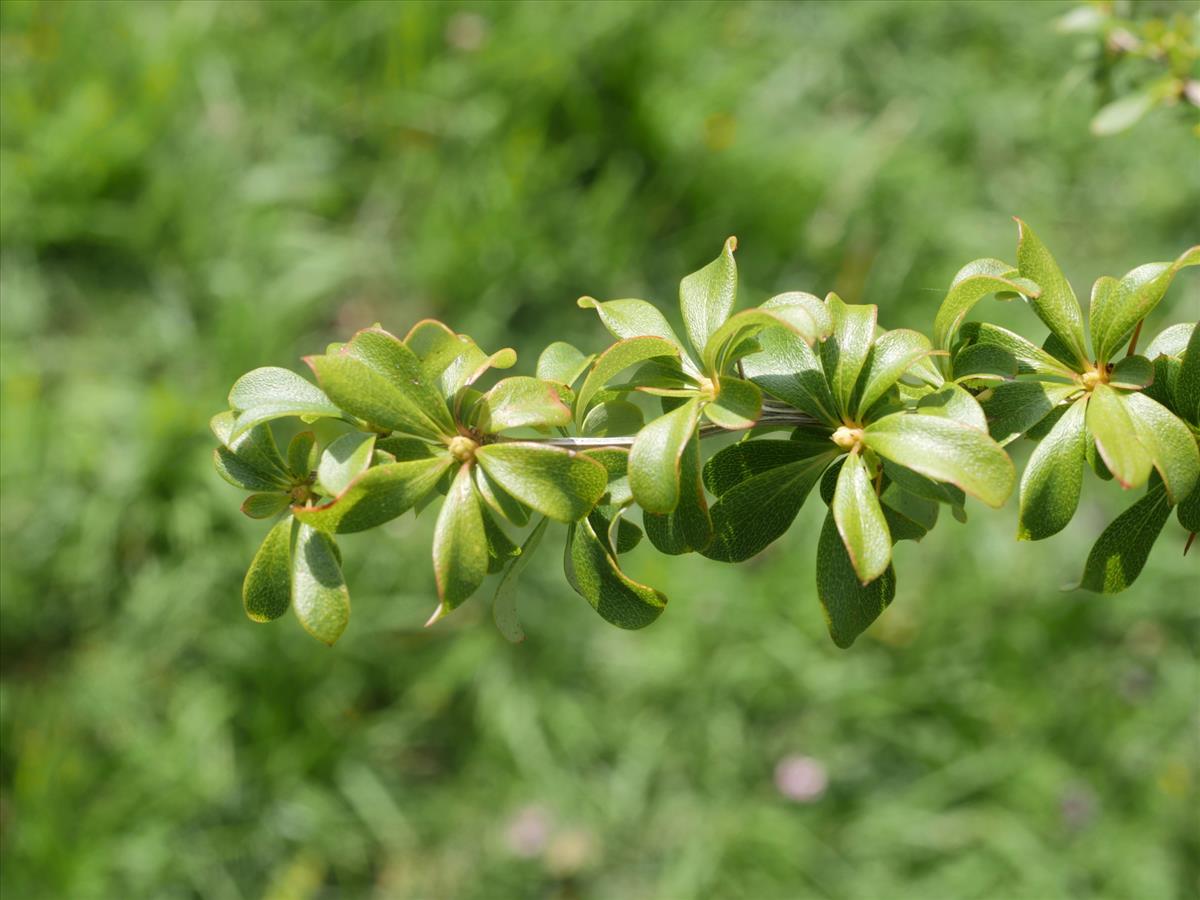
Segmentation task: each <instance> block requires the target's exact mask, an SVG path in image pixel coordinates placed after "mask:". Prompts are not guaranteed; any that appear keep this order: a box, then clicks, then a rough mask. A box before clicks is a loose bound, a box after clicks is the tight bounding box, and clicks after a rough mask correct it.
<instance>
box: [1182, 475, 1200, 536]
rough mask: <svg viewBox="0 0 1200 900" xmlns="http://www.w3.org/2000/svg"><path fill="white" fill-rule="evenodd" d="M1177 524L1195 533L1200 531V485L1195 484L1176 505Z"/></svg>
mask: <svg viewBox="0 0 1200 900" xmlns="http://www.w3.org/2000/svg"><path fill="white" fill-rule="evenodd" d="M1177 509H1178V517H1179V524H1180V525H1182V526H1183V527H1184V528H1186V529H1187V530H1188V531H1190V532H1192V533H1193V534H1195V533H1196V532H1198V531H1200V485H1197V486H1196V487H1195V488H1194V489H1193V490H1192V492H1191V493H1190V494H1188V495H1187V496H1186V497H1185V498H1184V499H1183V500H1182V501H1181V502H1180V504H1179V506H1178V507H1177Z"/></svg>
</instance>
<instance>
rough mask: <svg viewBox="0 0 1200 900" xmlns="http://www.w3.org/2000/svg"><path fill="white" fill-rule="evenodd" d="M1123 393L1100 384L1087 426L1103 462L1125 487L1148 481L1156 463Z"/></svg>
mask: <svg viewBox="0 0 1200 900" xmlns="http://www.w3.org/2000/svg"><path fill="white" fill-rule="evenodd" d="M1123 401H1124V397H1123V396H1122V394H1121V393H1119V392H1118V391H1116V390H1114V389H1113V388H1110V387H1109V386H1108V385H1106V384H1098V385H1096V387H1095V389H1094V390H1093V391H1092V396H1091V400H1090V401H1088V408H1087V427H1088V430H1089V431H1090V432H1091V433H1092V435H1093V436H1094V437H1095V439H1096V449H1097V450H1098V451H1099V452H1100V456H1101V458H1102V459H1103V460H1104V464H1105V465H1106V466H1107V467H1108V470H1109V471H1110V472H1112V474H1113V477H1115V478H1116V479H1117V481H1119V482H1120V483H1121V486H1122V487H1126V488H1132V487H1138V486H1139V485H1142V484H1145V483H1146V479H1147V478H1148V477H1149V476H1150V470H1151V468H1152V467H1153V465H1154V463H1153V461H1152V460H1151V458H1150V454H1149V452H1147V450H1146V448H1145V447H1144V446H1143V445H1142V442H1141V441H1139V440H1138V438H1137V433H1136V431H1135V430H1134V425H1133V420H1132V419H1131V418H1130V416H1129V411H1128V410H1127V409H1126V406H1125V403H1124V402H1123Z"/></svg>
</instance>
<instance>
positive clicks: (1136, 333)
mask: <svg viewBox="0 0 1200 900" xmlns="http://www.w3.org/2000/svg"><path fill="white" fill-rule="evenodd" d="M1145 323H1146V320H1145V319H1138V323H1137V328H1135V329H1133V337H1131V338H1130V339H1129V350H1128V351H1127V352H1126V353H1125V355H1126V356H1133V354H1134V351H1135V350H1137V342H1138V338H1139V337H1141V335H1142V326H1143V325H1144V324H1145Z"/></svg>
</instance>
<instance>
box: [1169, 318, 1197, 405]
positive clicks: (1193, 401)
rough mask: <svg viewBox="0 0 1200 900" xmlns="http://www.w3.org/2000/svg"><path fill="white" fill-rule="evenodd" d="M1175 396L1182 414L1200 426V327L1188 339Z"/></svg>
mask: <svg viewBox="0 0 1200 900" xmlns="http://www.w3.org/2000/svg"><path fill="white" fill-rule="evenodd" d="M1174 394H1175V405H1176V408H1177V409H1178V410H1179V412H1180V414H1181V415H1182V416H1183V417H1184V418H1185V419H1186V420H1187V421H1189V422H1191V423H1192V424H1193V425H1200V325H1197V326H1196V327H1195V328H1193V329H1192V336H1191V337H1190V338H1188V343H1187V349H1186V350H1185V351H1184V354H1183V364H1182V365H1181V366H1180V368H1179V375H1178V377H1177V378H1176V380H1175V390H1174Z"/></svg>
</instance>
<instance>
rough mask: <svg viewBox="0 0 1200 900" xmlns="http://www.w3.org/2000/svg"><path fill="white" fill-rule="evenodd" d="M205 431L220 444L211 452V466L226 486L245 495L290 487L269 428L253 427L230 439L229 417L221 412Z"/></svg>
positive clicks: (231, 426)
mask: <svg viewBox="0 0 1200 900" xmlns="http://www.w3.org/2000/svg"><path fill="white" fill-rule="evenodd" d="M209 427H211V428H212V431H213V434H215V435H216V437H217V440H219V441H220V442H221V444H222V446H221V447H218V448H217V449H216V451H215V452H214V455H213V462H214V465H215V466H216V468H217V473H218V474H219V475H220V476H221V477H222V478H224V479H225V480H226V481H228V482H229V483H230V484H232V485H234V486H235V487H241V488H245V489H246V490H248V491H274V490H279V489H280V488H285V489H286V488H288V487H290V485H291V482H292V478H291V473H290V472H288V469H287V464H286V463H284V461H283V457H281V456H280V455H279V448H278V447H277V446H276V445H275V436H274V435H273V434H272V433H271V429H270V427H269V426H267V425H258V426H255V427H254V428H251V429H250V430H249V431H246V432H243V433H242V434H239V435H238V436H237V437H236V438H234V437H232V435H233V430H234V418H233V413H231V412H223V413H218V414H217V415H215V416H213V417H212V419H211V420H210V421H209Z"/></svg>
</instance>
